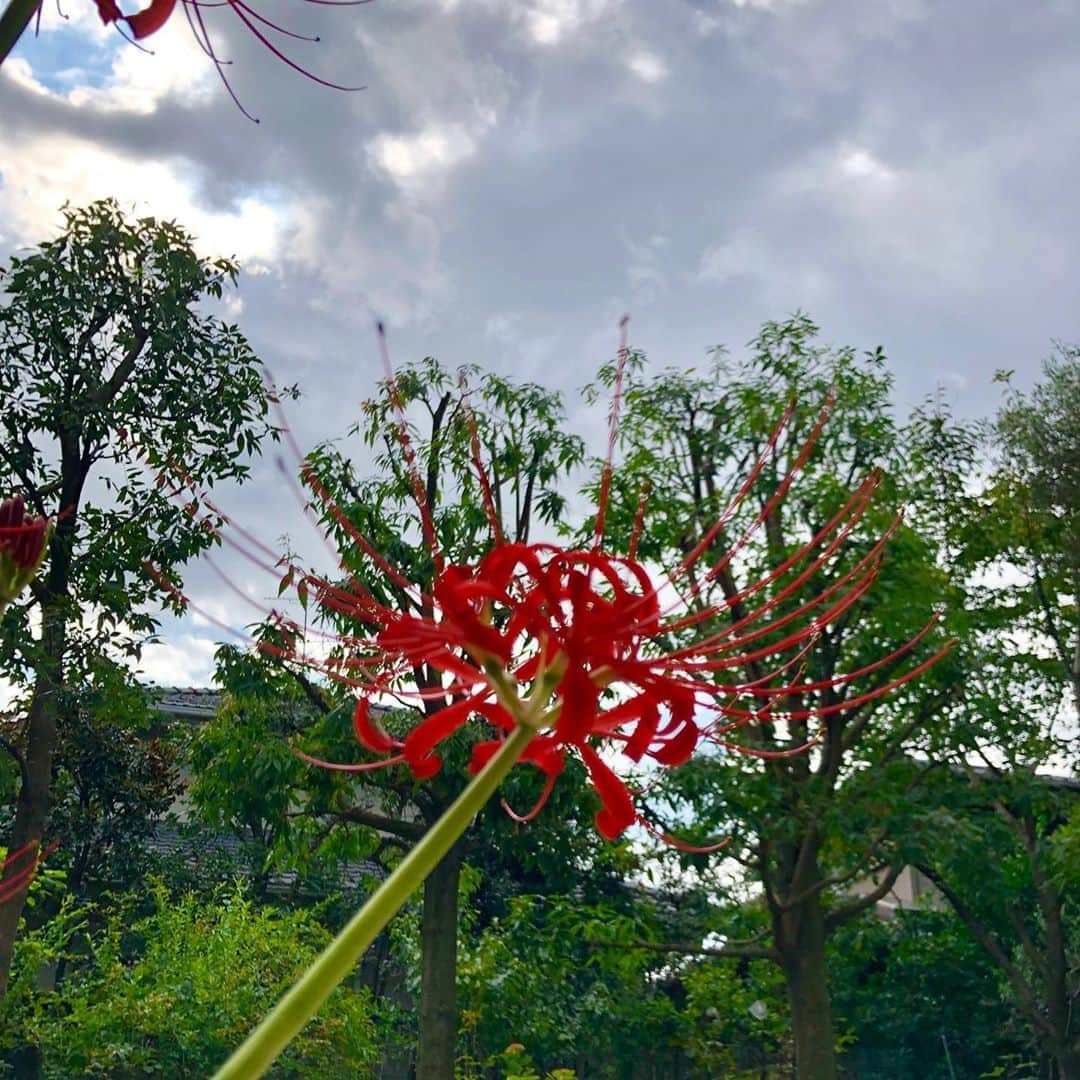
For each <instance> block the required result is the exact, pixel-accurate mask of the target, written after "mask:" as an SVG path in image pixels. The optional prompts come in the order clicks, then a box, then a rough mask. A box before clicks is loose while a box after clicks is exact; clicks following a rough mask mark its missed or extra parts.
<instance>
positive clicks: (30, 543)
mask: <svg viewBox="0 0 1080 1080" xmlns="http://www.w3.org/2000/svg"><path fill="white" fill-rule="evenodd" d="M51 532H52V525H51V523H50V522H49V521H48V520H47V519H46V518H43V517H36V516H34V515H33V514H28V513H27V512H26V505H25V503H24V502H23V497H22V496H21V495H15V496H13V497H12V498H10V499H5V500H4V502H2V503H0V611H3V610H4V608H5V607H6V606H7V605H8V604H10V603H11V601H12V600H14V599H15V597H16V596H18V595H19V593H20V592H22V590H23V589H24V588H25V587H26V586H27V585H28V584H29V583H30V581H31V580H32V579H33V577H34V575H35V574H36V573H37V571H38V567H39V566H41V561H42V559H44V558H45V549H46V547H47V546H48V542H49V536H50V534H51Z"/></svg>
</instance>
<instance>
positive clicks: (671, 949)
mask: <svg viewBox="0 0 1080 1080" xmlns="http://www.w3.org/2000/svg"><path fill="white" fill-rule="evenodd" d="M766 933H767V931H766ZM760 936H761V937H764V936H765V934H762V935H760ZM752 940H754V941H756V940H758V939H757V938H754V939H752ZM587 944H588V945H589V946H590V947H591V948H594V949H647V950H648V951H649V952H663V953H682V954H684V955H686V956H721V957H723V956H729V957H737V958H739V959H743V960H772V961H773V963H779V962H780V954H779V953H778V952H777V951H776V950H775V949H772V948H769V947H768V946H766V945H754V944H751V943H750V942H744V941H730V942H727V943H726V944H724V945H719V946H716V947H709V946H706V945H691V944H689V943H688V942H677V941H596V940H589V941H588V942H587Z"/></svg>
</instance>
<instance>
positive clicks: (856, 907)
mask: <svg viewBox="0 0 1080 1080" xmlns="http://www.w3.org/2000/svg"><path fill="white" fill-rule="evenodd" d="M903 870H904V868H903V867H902V866H894V867H892V869H890V870H889V872H888V873H887V874H886V875H885V877H884V878H882V879H881V882H880V884H878V886H877V887H876V888H874V889H872V890H871V891H870V892H868V893H867V894H866V895H865V896H860V897H859V898H858V899H857V900H852V901H851V903H849V904H844V905H842V906H841V907H838V908H833V910H832V911H830V912H829V913H828V914H827V915H826V916H825V933H826V934H830V933H832V931H833V930H835V929H836V928H837V927H838V926H842V925H843V924H844V923H846V922H847V921H848V920H849V919H853V918H854V917H855V916H856V915H861V914H862V912H864V911H866V909H867V908H870V907H873V906H874V905H875V904H876V903H877V902H878V901H879V900H882V899H884V898H885V896H886V895H887V894H888V892H889V890H890V889H891V888H892V887H893V886H894V885H895V884H896V879H897V878H898V877H899V876H900V874H901V873H902V872H903Z"/></svg>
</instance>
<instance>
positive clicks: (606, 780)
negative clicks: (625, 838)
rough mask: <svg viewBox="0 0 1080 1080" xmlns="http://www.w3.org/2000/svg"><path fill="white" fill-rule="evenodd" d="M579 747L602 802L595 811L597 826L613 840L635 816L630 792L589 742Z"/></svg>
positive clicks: (605, 837) (627, 826)
mask: <svg viewBox="0 0 1080 1080" xmlns="http://www.w3.org/2000/svg"><path fill="white" fill-rule="evenodd" d="M578 749H579V750H580V751H581V757H582V760H583V761H584V762H585V766H586V768H587V769H588V770H589V777H590V779H591V780H592V784H593V787H594V788H596V793H597V794H598V795H599V796H600V801H601V802H602V803H603V804H604V808H603V809H602V810H601V811H600V812H599V813H598V814H597V815H596V828H597V830H598V831H599V833H600V835H601V836H603V837H604V839H606V840H615V839H616V838H617V837H618V836H619V835H620V834H621V833H622V832H624V831H625V830H626V829H628V828H629V827H630V826H631V825H633V824H634V821H635V820H636V819H637V811H636V810H635V809H634V803H633V800H632V799H631V798H630V792H629V791H627V790H626V785H625V784H624V783H623V782H622V781H621V780H620V779H619V778H618V777H617V776H616V775H615V774H614V773H613V772H612V771H611V769H609V768H608V766H607V765H605V764H604V762H603V761H602V760H601V759H600V755H599V754H598V753H597V752H596V751H595V750H594V749H593V748H592V747H591V746H589V745H588V744H583V745H582V746H580V747H579V748H578Z"/></svg>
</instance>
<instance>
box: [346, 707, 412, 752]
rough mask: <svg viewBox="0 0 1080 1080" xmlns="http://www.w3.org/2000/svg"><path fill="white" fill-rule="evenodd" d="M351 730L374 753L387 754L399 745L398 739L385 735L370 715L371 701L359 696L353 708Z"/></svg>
mask: <svg viewBox="0 0 1080 1080" xmlns="http://www.w3.org/2000/svg"><path fill="white" fill-rule="evenodd" d="M353 732H354V733H355V735H356V738H357V740H358V741H359V743H360V745H361V746H365V747H367V749H368V750H374V751H375V753H376V754H389V753H391V752H392V751H394V750H396V749H397V748H398V747H399V746H401V742H400V740H398V739H392V738H391V737H390V736H389V735H387V734H386V732H385V731H383V728H382V725H381V724H380V723H379V722H378V720H376V719H375V718H374V717H373V716H372V715H371V702H370V701H368V699H367V698H361V699H360V700H359V701H358V702H357V703H356V708H355V709H354V710H353Z"/></svg>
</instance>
